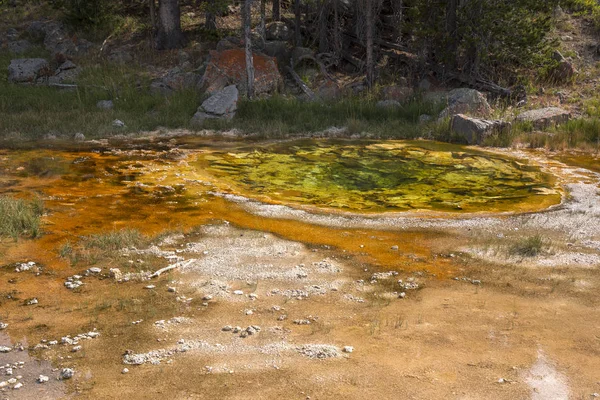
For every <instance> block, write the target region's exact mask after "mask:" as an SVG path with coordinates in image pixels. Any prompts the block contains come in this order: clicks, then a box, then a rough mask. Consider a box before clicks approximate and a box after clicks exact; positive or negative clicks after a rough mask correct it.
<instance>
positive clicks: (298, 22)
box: [294, 0, 302, 47]
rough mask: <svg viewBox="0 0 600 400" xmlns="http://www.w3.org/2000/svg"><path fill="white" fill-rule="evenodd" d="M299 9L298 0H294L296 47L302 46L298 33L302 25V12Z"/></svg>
mask: <svg viewBox="0 0 600 400" xmlns="http://www.w3.org/2000/svg"><path fill="white" fill-rule="evenodd" d="M301 11H302V10H301V9H300V0H294V14H295V22H296V23H295V25H296V26H295V32H294V33H295V40H294V42H295V44H296V47H302V35H301V33H300V28H301V25H302V14H301Z"/></svg>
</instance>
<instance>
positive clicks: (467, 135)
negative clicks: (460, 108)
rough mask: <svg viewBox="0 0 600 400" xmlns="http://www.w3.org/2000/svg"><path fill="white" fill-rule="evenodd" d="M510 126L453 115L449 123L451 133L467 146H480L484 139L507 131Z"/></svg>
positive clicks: (508, 124)
mask: <svg viewBox="0 0 600 400" xmlns="http://www.w3.org/2000/svg"><path fill="white" fill-rule="evenodd" d="M510 126H511V124H510V123H509V122H504V121H498V120H494V121H490V120H486V119H478V118H471V117H468V116H466V115H463V114H457V115H454V116H453V117H452V122H451V127H452V131H453V132H454V133H456V134H458V135H459V136H460V137H461V138H463V139H465V140H466V142H467V143H468V144H481V143H482V142H483V140H484V139H485V138H486V137H488V136H491V135H492V134H494V133H500V132H503V131H505V130H508V129H510Z"/></svg>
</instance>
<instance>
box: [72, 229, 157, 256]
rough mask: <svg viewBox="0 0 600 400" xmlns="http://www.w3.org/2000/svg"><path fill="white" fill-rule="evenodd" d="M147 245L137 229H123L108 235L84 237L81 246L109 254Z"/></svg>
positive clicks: (145, 239)
mask: <svg viewBox="0 0 600 400" xmlns="http://www.w3.org/2000/svg"><path fill="white" fill-rule="evenodd" d="M146 243H148V239H147V238H146V237H145V236H144V235H142V233H141V232H140V231H138V230H137V229H123V230H119V231H112V232H108V233H99V234H95V235H90V236H85V237H84V238H83V239H82V244H83V246H84V247H85V248H86V249H99V250H102V251H106V252H110V251H117V250H121V249H123V248H125V247H132V246H133V247H137V246H141V245H143V244H146Z"/></svg>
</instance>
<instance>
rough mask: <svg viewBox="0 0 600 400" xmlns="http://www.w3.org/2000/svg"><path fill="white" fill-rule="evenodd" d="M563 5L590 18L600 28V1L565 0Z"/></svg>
mask: <svg viewBox="0 0 600 400" xmlns="http://www.w3.org/2000/svg"><path fill="white" fill-rule="evenodd" d="M561 6H563V7H566V8H567V9H570V10H571V11H573V12H575V13H577V14H578V15H581V16H583V17H585V18H589V19H590V20H591V21H592V22H593V23H594V25H595V26H596V28H597V29H600V3H598V1H597V0H563V1H562V2H561Z"/></svg>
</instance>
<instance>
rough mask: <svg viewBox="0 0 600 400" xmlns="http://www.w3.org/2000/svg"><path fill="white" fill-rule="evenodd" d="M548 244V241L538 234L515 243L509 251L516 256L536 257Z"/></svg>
mask: <svg viewBox="0 0 600 400" xmlns="http://www.w3.org/2000/svg"><path fill="white" fill-rule="evenodd" d="M548 246H549V243H548V241H547V240H546V239H544V238H543V237H542V236H541V235H539V234H538V235H533V236H529V237H527V238H525V239H523V240H522V241H519V242H516V243H514V244H513V245H512V246H511V248H510V250H509V252H510V254H511V255H514V256H521V257H535V256H537V255H538V254H540V253H541V252H542V250H543V249H544V247H548Z"/></svg>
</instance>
